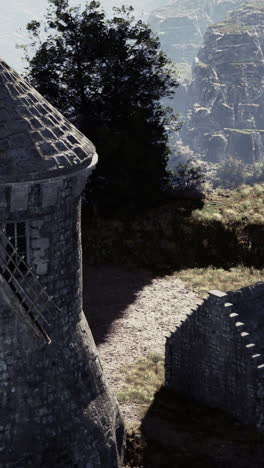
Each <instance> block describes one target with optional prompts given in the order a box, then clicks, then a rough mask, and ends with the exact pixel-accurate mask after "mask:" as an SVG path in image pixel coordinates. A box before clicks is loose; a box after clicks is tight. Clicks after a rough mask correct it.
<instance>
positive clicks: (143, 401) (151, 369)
mask: <svg viewBox="0 0 264 468" xmlns="http://www.w3.org/2000/svg"><path fill="white" fill-rule="evenodd" d="M163 382H164V356H161V355H160V354H158V353H152V354H149V355H148V356H146V357H145V358H142V359H141V360H140V361H138V362H137V363H136V364H133V365H131V366H128V368H127V369H126V370H125V374H124V384H123V387H122V388H121V390H120V391H119V392H118V393H117V399H118V400H119V402H120V403H133V404H139V405H142V408H144V407H146V408H147V407H148V406H149V405H150V403H151V402H152V400H153V398H154V394H155V393H156V391H157V390H158V389H159V388H160V386H161V385H162V384H163Z"/></svg>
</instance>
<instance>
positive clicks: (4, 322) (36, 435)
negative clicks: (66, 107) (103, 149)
mask: <svg viewBox="0 0 264 468" xmlns="http://www.w3.org/2000/svg"><path fill="white" fill-rule="evenodd" d="M46 183H47V181H39V182H35V183H28V184H22V185H23V189H22V188H21V187H22V185H19V184H12V185H7V186H6V187H2V194H3V198H2V208H1V209H0V220H1V221H0V222H2V223H5V222H8V221H16V222H17V221H25V222H26V223H27V225H28V236H29V263H30V264H31V265H32V267H33V269H34V270H35V271H36V273H37V274H39V280H40V282H41V283H42V285H43V286H45V287H46V288H47V292H48V294H50V295H51V296H53V297H54V301H55V303H56V304H57V305H58V306H59V308H60V310H59V311H58V310H56V309H55V310H54V311H52V309H50V310H49V311H44V315H45V318H46V319H47V320H48V322H49V324H50V325H49V326H48V325H45V327H46V331H47V333H48V334H49V336H50V337H51V339H52V342H51V344H50V345H48V346H47V345H46V346H45V345H43V342H42V341H39V340H38V339H37V338H36V337H35V335H34V333H33V332H32V331H31V329H30V328H29V327H27V326H25V323H24V322H23V319H22V318H21V316H19V314H17V308H18V306H17V304H16V303H15V299H14V298H12V297H8V299H9V300H8V301H7V303H5V300H4V298H5V297H6V294H4V297H2V296H1V295H3V293H4V292H3V288H0V292H1V294H0V309H1V314H0V368H2V373H1V376H0V388H1V391H0V421H1V425H0V467H2V466H3V467H5V468H11V467H14V468H21V467H22V466H23V468H27V467H33V466H34V467H37V466H41V467H43V468H48V467H51V466H56V467H61V468H62V467H63V468H72V467H74V466H76V467H80V468H81V467H87V468H119V467H120V465H121V459H122V450H123V442H124V438H123V434H124V430H123V422H122V420H121V417H120V414H119V410H118V405H117V401H116V399H115V397H114V396H113V395H112V393H111V391H110V389H109V387H108V385H107V382H106V381H105V378H104V375H103V371H102V367H101V364H100V361H99V358H98V354H97V351H96V348H95V344H94V341H93V337H92V335H91V332H90V329H89V326H88V323H87V321H86V319H85V316H84V314H83V311H82V274H81V255H82V252H81V229H80V222H81V216H80V214H81V213H80V188H81V186H82V181H80V180H79V176H78V175H74V174H73V175H72V176H71V177H67V178H66V177H64V178H61V180H60V179H57V180H56V181H55V180H54V181H52V183H53V184H54V186H53V188H54V190H51V193H49V195H48V194H47V193H46V192H45V190H46V188H45V187H46ZM0 190H1V188H0ZM18 194H19V196H18ZM20 197H21V198H20ZM0 200H1V196H0ZM11 292H12V291H11ZM10 295H11V296H12V294H11V293H10ZM11 448H12V450H11Z"/></svg>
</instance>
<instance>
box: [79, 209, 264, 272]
mask: <svg viewBox="0 0 264 468" xmlns="http://www.w3.org/2000/svg"><path fill="white" fill-rule="evenodd" d="M182 203H183V202H182V201H181V202H177V201H172V202H168V203H165V204H163V205H162V206H159V207H156V208H152V209H149V210H148V211H146V212H144V213H141V214H134V215H132V214H130V213H129V212H128V213H127V214H126V215H122V216H121V215H120V216H119V217H115V218H103V217H100V216H98V215H96V214H94V213H92V212H91V211H88V210H87V209H86V208H84V209H83V210H82V211H83V212H82V241H83V257H84V261H86V262H87V263H89V264H105V263H112V264H119V265H120V264H124V265H135V266H139V267H145V268H150V269H163V268H165V269H166V268H172V269H175V268H181V267H193V266H200V267H202V266H208V265H215V266H217V265H218V266H220V267H223V266H230V265H231V264H232V262H237V263H241V262H242V257H243V252H244V251H241V246H240V244H239V240H238V239H237V236H236V232H235V231H234V230H233V229H232V228H227V227H226V226H224V225H223V224H222V223H221V222H218V221H213V222H212V223H210V224H205V223H202V222H198V221H197V222H194V221H193V220H192V219H191V218H190V217H189V216H188V214H187V215H185V216H183V215H181V214H180V210H179V207H180V206H181V205H182ZM190 211H191V209H190ZM245 242H246V241H245V238H244V237H243V249H244V248H245V245H246V243H245ZM263 253H264V252H263ZM244 256H246V255H244ZM263 257H264V255H263ZM258 258H259V257H258Z"/></svg>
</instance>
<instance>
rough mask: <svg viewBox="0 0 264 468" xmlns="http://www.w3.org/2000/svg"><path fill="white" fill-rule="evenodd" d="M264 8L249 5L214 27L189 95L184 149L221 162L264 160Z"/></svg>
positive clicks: (199, 62)
mask: <svg viewBox="0 0 264 468" xmlns="http://www.w3.org/2000/svg"><path fill="white" fill-rule="evenodd" d="M263 53H264V6H263V4H262V3H260V2H254V3H247V4H244V6H243V8H241V9H237V10H236V11H234V12H233V13H232V14H230V15H229V17H228V19H227V20H225V21H224V22H221V23H218V24H215V25H212V26H210V27H209V28H208V30H207V32H206V35H205V39H204V44H203V46H202V48H201V50H200V52H199V54H198V57H197V58H196V63H195V66H194V70H193V80H192V82H191V84H190V87H189V89H188V94H187V106H188V109H189V111H188V113H189V115H188V118H187V122H186V124H185V126H184V128H183V130H182V138H183V142H184V144H188V145H189V146H190V147H191V149H192V150H194V151H196V152H198V153H199V154H201V155H203V156H205V157H206V159H207V160H209V161H215V162H218V161H220V160H222V159H224V158H225V157H227V156H229V155H232V156H235V157H237V158H239V159H241V160H243V161H244V162H246V163H252V162H255V161H259V160H264V97H263V84H264V79H263V76H264V55H263Z"/></svg>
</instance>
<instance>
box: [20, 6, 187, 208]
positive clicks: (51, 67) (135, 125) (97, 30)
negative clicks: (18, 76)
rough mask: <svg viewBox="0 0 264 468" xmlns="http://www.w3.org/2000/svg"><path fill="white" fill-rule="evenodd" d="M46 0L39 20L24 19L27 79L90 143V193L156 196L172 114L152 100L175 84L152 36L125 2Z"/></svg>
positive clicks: (134, 201) (97, 196) (137, 199)
mask: <svg viewBox="0 0 264 468" xmlns="http://www.w3.org/2000/svg"><path fill="white" fill-rule="evenodd" d="M48 1H49V9H48V11H47V13H46V16H45V20H44V22H42V23H41V24H40V23H39V22H38V21H32V22H31V23H29V24H28V25H27V29H28V31H29V34H30V37H31V39H32V44H31V45H32V47H33V51H34V53H33V56H31V57H30V56H29V55H27V57H26V58H27V61H28V67H27V73H28V79H29V81H30V82H31V84H32V85H33V86H35V87H36V88H37V89H38V91H39V92H40V93H41V94H43V95H44V96H45V97H46V98H47V99H48V100H49V101H50V102H51V103H52V104H53V105H54V106H56V107H57V108H58V109H59V110H60V111H61V112H62V113H63V114H64V115H65V116H66V117H68V118H69V119H70V120H71V121H72V122H73V123H74V124H75V125H76V126H77V127H78V128H79V129H80V130H81V131H82V132H83V133H84V134H85V135H86V136H87V137H88V138H89V139H91V140H92V142H93V143H94V144H95V146H96V147H97V152H98V154H99V162H98V165H97V169H96V170H95V171H94V173H93V176H92V178H91V179H92V180H91V183H90V184H89V187H90V188H89V191H90V196H92V197H93V199H94V200H96V201H97V202H98V203H99V204H100V206H106V205H109V206H117V205H118V204H120V203H122V204H123V205H129V207H132V206H139V205H141V204H142V205H143V204H148V203H150V202H151V201H153V200H156V199H157V198H159V196H160V194H161V192H162V188H163V186H164V183H166V178H167V172H166V164H167V159H168V153H169V148H168V136H167V132H166V128H167V127H168V126H169V125H170V123H172V122H174V121H175V117H174V116H173V114H172V112H171V110H170V109H169V108H167V109H164V108H163V107H162V105H161V102H160V100H161V99H162V98H164V97H169V96H172V95H173V94H174V91H175V88H176V87H177V86H178V83H177V81H176V78H175V77H173V76H172V75H171V73H170V70H169V69H170V66H169V65H170V61H169V60H168V58H167V57H166V56H165V54H164V53H163V52H161V51H160V49H159V41H158V38H157V37H155V36H154V35H153V33H152V32H151V30H150V29H149V27H148V26H147V25H146V24H144V23H143V22H142V21H137V22H136V21H135V19H134V17H133V15H132V11H133V8H132V7H129V8H126V7H122V8H121V9H118V8H115V9H114V10H115V12H114V16H113V18H112V19H106V16H105V13H104V11H103V10H102V9H101V7H100V3H99V2H96V1H92V2H91V3H89V4H86V6H85V7H84V8H83V10H81V8H80V7H75V8H70V7H69V3H68V0H48ZM43 31H44V39H43Z"/></svg>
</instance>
